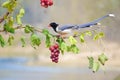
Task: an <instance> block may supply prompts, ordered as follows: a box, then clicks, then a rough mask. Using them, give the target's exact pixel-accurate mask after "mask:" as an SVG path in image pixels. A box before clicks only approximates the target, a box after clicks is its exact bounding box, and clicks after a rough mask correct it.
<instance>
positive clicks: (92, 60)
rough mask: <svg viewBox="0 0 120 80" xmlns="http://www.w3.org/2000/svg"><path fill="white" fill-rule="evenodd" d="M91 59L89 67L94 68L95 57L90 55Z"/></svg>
mask: <svg viewBox="0 0 120 80" xmlns="http://www.w3.org/2000/svg"><path fill="white" fill-rule="evenodd" d="M88 60H89V68H90V69H92V68H93V63H94V58H93V57H88Z"/></svg>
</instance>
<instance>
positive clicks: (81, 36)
mask: <svg viewBox="0 0 120 80" xmlns="http://www.w3.org/2000/svg"><path fill="white" fill-rule="evenodd" d="M84 36H85V34H84V33H82V34H81V35H80V42H81V43H84V42H85V38H84Z"/></svg>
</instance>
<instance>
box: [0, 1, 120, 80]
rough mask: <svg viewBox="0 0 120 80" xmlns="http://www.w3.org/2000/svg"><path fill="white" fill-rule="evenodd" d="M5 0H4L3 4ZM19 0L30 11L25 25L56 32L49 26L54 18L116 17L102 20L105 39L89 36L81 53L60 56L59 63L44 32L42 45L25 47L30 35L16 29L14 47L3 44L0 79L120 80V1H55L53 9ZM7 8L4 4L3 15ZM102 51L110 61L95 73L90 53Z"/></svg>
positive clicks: (73, 20)
mask: <svg viewBox="0 0 120 80" xmlns="http://www.w3.org/2000/svg"><path fill="white" fill-rule="evenodd" d="M4 1H6V0H0V5H1V4H2V2H4ZM19 3H20V4H19V6H20V7H21V6H22V7H24V8H25V10H26V14H25V16H24V18H23V23H24V24H30V25H33V26H35V27H37V28H41V29H43V28H45V29H48V30H49V31H50V32H51V33H52V34H55V33H54V32H53V31H52V29H50V28H48V27H47V25H48V24H49V23H50V22H53V21H55V22H57V23H59V24H69V23H71V24H82V23H86V22H90V21H92V20H94V19H96V18H99V17H101V16H103V15H106V14H108V13H113V14H115V16H116V17H115V18H106V19H104V20H103V21H101V24H102V27H100V28H99V29H98V31H103V32H105V38H103V39H102V40H100V41H93V40H92V39H91V38H86V43H85V44H78V46H79V48H80V53H79V54H72V53H65V54H64V55H60V59H59V63H57V64H55V63H52V62H51V60H50V58H49V56H50V51H49V50H48V49H47V48H46V47H45V44H44V37H43V36H42V35H41V39H42V44H41V46H40V47H39V48H37V49H33V48H32V47H31V46H30V44H27V46H26V47H24V48H22V47H21V43H20V36H23V35H24V36H26V37H27V36H29V35H26V34H24V32H23V30H20V31H18V32H16V34H15V41H14V43H13V45H12V46H6V47H5V48H1V47H0V80H33V79H34V80H61V79H62V80H80V79H81V80H105V79H106V80H120V62H119V61H120V36H119V34H120V31H119V30H120V26H119V25H120V0H54V5H53V6H51V7H49V8H43V7H41V6H40V1H39V0H19ZM5 11H6V10H5V9H3V8H2V7H0V16H2V15H3V14H4V13H5ZM95 28H96V27H95ZM93 29H94V27H93ZM5 37H7V35H5ZM28 42H29V41H28ZM102 52H104V53H105V54H106V55H107V56H108V58H109V60H108V61H107V63H106V65H105V66H104V67H102V68H101V69H100V70H99V71H98V72H97V73H95V74H94V73H92V71H91V70H89V69H88V60H87V56H93V57H95V58H97V56H98V55H99V54H101V53H102ZM86 76H87V77H86Z"/></svg>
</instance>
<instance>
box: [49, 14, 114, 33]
mask: <svg viewBox="0 0 120 80" xmlns="http://www.w3.org/2000/svg"><path fill="white" fill-rule="evenodd" d="M114 16H115V15H114V14H107V15H105V16H102V17H100V18H98V19H96V20H94V21H92V22H88V23H85V24H78V25H74V24H66V25H59V24H57V23H55V22H52V23H50V24H49V26H48V27H52V28H53V30H54V31H55V32H56V33H58V34H60V35H65V34H68V33H72V30H79V29H81V28H87V27H91V26H93V25H99V23H98V22H100V21H101V20H103V19H104V18H107V17H114Z"/></svg>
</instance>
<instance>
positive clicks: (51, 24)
mask: <svg viewBox="0 0 120 80" xmlns="http://www.w3.org/2000/svg"><path fill="white" fill-rule="evenodd" d="M58 25H59V24H57V23H55V22H52V23H50V24H49V26H50V27H52V28H53V29H54V31H56V28H57V26H58Z"/></svg>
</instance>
